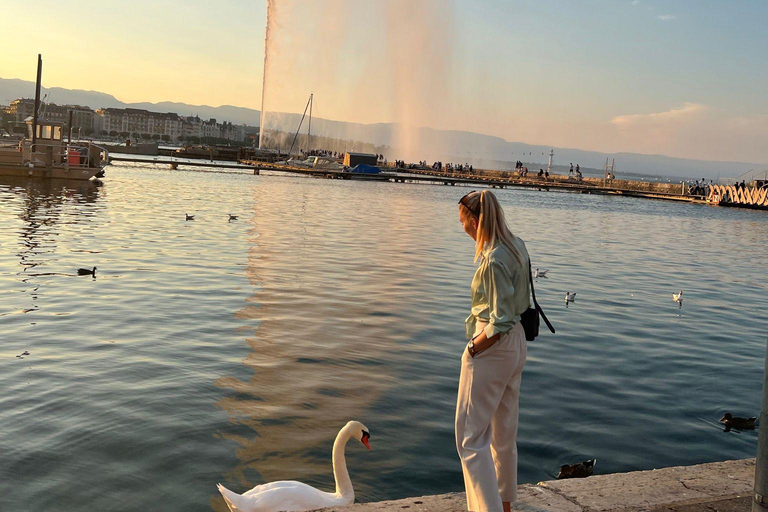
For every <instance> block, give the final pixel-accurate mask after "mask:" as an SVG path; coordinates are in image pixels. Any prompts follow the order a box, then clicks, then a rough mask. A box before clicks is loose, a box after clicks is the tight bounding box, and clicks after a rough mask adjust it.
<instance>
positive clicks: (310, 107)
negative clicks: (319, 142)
mask: <svg viewBox="0 0 768 512" xmlns="http://www.w3.org/2000/svg"><path fill="white" fill-rule="evenodd" d="M314 97H315V93H309V126H308V127H307V153H309V149H310V147H311V146H312V145H311V140H312V104H313V103H314V102H315V101H314Z"/></svg>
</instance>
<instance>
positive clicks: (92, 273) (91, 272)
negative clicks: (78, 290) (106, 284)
mask: <svg viewBox="0 0 768 512" xmlns="http://www.w3.org/2000/svg"><path fill="white" fill-rule="evenodd" d="M77 275H79V276H93V277H96V267H93V270H88V269H87V268H79V269H77Z"/></svg>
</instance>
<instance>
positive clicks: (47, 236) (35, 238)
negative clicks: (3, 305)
mask: <svg viewBox="0 0 768 512" xmlns="http://www.w3.org/2000/svg"><path fill="white" fill-rule="evenodd" d="M0 188H2V189H5V190H7V191H10V192H12V193H13V194H15V195H18V196H19V197H20V198H21V202H20V204H19V207H18V218H19V219H20V220H21V221H22V225H21V226H20V227H19V228H18V235H19V239H18V247H19V249H18V251H17V252H16V257H17V258H18V259H19V264H20V265H21V269H20V270H19V271H18V272H16V275H17V276H18V277H19V280H20V282H22V283H24V286H23V287H22V291H23V293H24V294H25V297H27V298H28V300H29V302H27V303H26V304H24V305H23V306H22V307H21V309H20V311H21V312H23V313H31V312H33V311H37V310H38V309H39V303H38V298H39V296H40V286H41V283H40V281H39V280H37V279H35V278H38V277H42V276H49V275H57V274H58V273H56V272H40V271H36V270H35V269H36V267H38V266H42V265H45V264H46V263H47V261H48V260H49V258H50V255H52V254H54V253H55V252H56V251H57V248H58V247H57V239H58V236H59V224H60V223H61V222H67V221H66V220H62V210H63V208H62V206H63V205H64V204H65V203H70V204H75V205H78V204H89V203H94V202H95V201H96V200H97V199H98V197H99V188H98V187H97V186H96V185H95V184H94V182H93V181H74V180H28V179H24V178H12V177H7V176H3V177H2V178H0ZM78 212H79V210H78V209H77V208H75V215H77V213H78ZM2 314H3V313H0V316H1V315H2Z"/></svg>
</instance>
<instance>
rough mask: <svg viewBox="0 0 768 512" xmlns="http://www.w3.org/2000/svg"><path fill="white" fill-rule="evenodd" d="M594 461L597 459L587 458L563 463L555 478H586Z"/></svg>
mask: <svg viewBox="0 0 768 512" xmlns="http://www.w3.org/2000/svg"><path fill="white" fill-rule="evenodd" d="M596 462H597V459H589V460H585V461H584V462H579V463H578V464H570V465H569V464H564V465H562V466H560V472H559V473H558V474H557V478H558V479H561V480H562V479H563V478H586V477H588V476H590V475H591V474H592V471H593V470H594V469H595V463H596Z"/></svg>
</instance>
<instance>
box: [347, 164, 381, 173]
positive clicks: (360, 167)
mask: <svg viewBox="0 0 768 512" xmlns="http://www.w3.org/2000/svg"><path fill="white" fill-rule="evenodd" d="M348 172H356V173H359V174H379V173H380V172H381V169H379V168H378V167H376V166H375V165H365V164H357V165H356V166H354V167H353V168H352V169H350V170H349V171H348Z"/></svg>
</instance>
